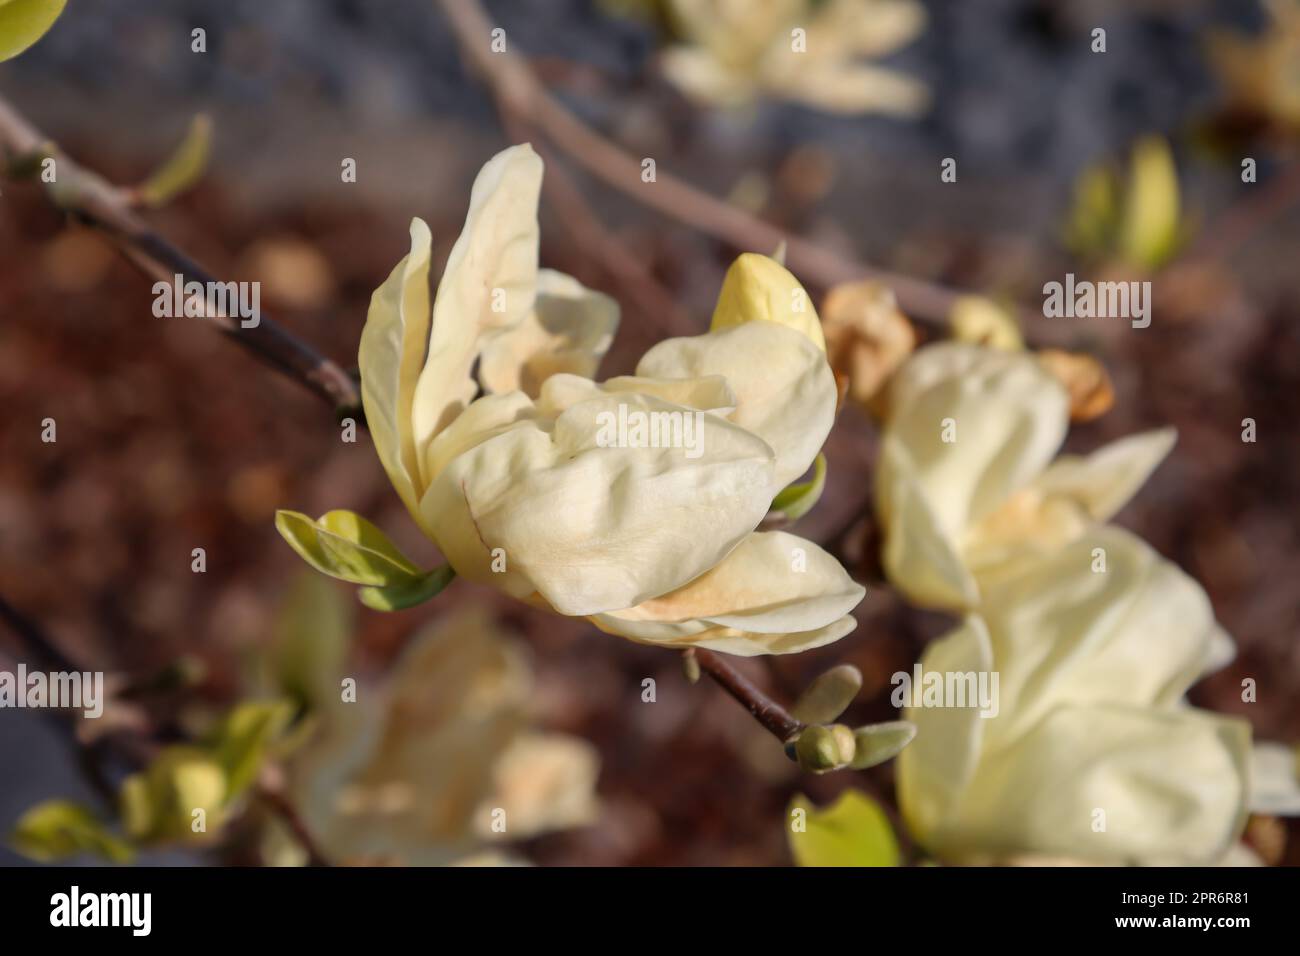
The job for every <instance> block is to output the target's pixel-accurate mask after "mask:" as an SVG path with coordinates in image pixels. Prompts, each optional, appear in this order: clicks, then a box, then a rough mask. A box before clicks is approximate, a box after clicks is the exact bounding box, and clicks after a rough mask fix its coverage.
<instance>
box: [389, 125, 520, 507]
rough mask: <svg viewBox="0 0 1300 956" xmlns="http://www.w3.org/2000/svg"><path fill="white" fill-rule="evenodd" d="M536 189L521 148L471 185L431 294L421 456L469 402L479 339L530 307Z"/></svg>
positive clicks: (417, 401)
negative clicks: (456, 234)
mask: <svg viewBox="0 0 1300 956" xmlns="http://www.w3.org/2000/svg"><path fill="white" fill-rule="evenodd" d="M541 185H542V160H541V158H540V157H538V155H537V154H536V153H534V152H533V150H532V147H531V146H529V145H527V144H524V145H522V146H512V147H510V148H509V149H506V150H503V151H502V152H500V153H498V154H497V155H496V156H494V157H492V159H491V160H489V161H488V163H487V164H486V165H485V166H484V167H483V169H482V170H480V171H479V174H478V177H477V178H476V179H475V180H474V187H473V190H472V191H471V193H470V201H469V212H468V214H467V215H466V217H465V226H464V228H463V229H462V230H461V234H460V236H459V238H457V240H456V243H455V245H453V246H452V248H451V254H450V255H449V256H448V257H447V266H446V268H445V269H444V270H443V274H442V280H441V281H440V282H439V283H438V293H437V295H436V296H435V297H434V302H433V328H432V331H431V332H430V336H429V352H428V356H427V358H426V359H425V363H424V368H423V370H422V371H421V372H420V377H419V380H418V382H417V383H416V388H415V398H414V404H413V410H412V425H413V429H414V436H415V445H416V451H417V454H418V455H419V456H421V458H422V457H423V451H424V447H425V446H426V445H427V444H428V442H430V441H431V440H432V439H433V437H434V436H435V435H437V433H438V432H439V431H441V430H442V429H443V428H446V427H447V425H448V424H449V423H450V422H451V420H452V419H453V418H455V417H456V415H458V414H460V412H461V411H462V410H463V408H464V407H465V405H467V404H468V403H469V400H470V399H471V398H472V397H473V395H474V392H475V391H476V385H475V383H474V380H473V378H471V377H470V370H471V368H472V367H473V364H474V360H475V359H476V358H477V357H478V354H479V351H480V349H481V348H482V346H483V345H484V344H486V340H487V339H490V338H491V336H492V335H493V334H496V333H500V332H502V331H505V330H508V329H512V328H514V327H515V326H516V325H518V324H519V323H520V322H521V321H523V318H524V316H526V315H527V314H528V313H529V312H530V311H531V310H532V308H533V301H534V296H535V293H536V287H537V247H538V231H537V200H538V196H539V194H540V192H541ZM425 480H426V482H427V481H428V476H425Z"/></svg>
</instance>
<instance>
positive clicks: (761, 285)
mask: <svg viewBox="0 0 1300 956" xmlns="http://www.w3.org/2000/svg"><path fill="white" fill-rule="evenodd" d="M746 322H775V323H777V324H778V325H784V326H786V327H787V328H791V329H794V330H795V331H796V332H802V333H803V334H804V335H806V336H808V338H809V339H810V340H812V342H813V343H814V344H815V345H816V346H817V347H818V348H820V349H821V350H822V351H823V352H825V351H826V339H825V338H824V337H823V335H822V326H821V321H820V320H819V319H818V318H817V310H816V309H814V308H813V304H812V299H811V298H810V297H809V295H808V292H807V290H806V289H804V287H803V286H802V285H800V284H799V280H798V279H796V278H795V277H794V275H793V274H792V273H791V272H790V270H789V269H787V268H786V267H785V266H783V265H781V263H779V262H777V261H776V260H775V259H773V258H770V257H769V256H762V255H759V254H758V253H756V252H746V253H744V254H743V255H741V256H740V257H739V258H737V259H736V261H735V262H733V263H732V264H731V267H730V268H729V269H727V274H726V276H724V277H723V280H722V289H721V291H719V293H718V302H717V305H715V306H714V307H713V321H712V322H710V324H709V331H711V332H719V331H722V330H723V329H730V328H735V327H736V326H738V325H744V324H745V323H746Z"/></svg>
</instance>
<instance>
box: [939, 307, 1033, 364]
mask: <svg viewBox="0 0 1300 956" xmlns="http://www.w3.org/2000/svg"><path fill="white" fill-rule="evenodd" d="M948 326H949V328H951V330H952V337H953V338H955V339H957V341H959V342H970V343H972V344H974V345H985V346H988V347H989V348H994V349H1002V350H1003V351H1005V352H1019V351H1020V350H1021V349H1023V348H1024V347H1025V342H1024V339H1022V338H1021V337H1020V329H1019V327H1018V326H1017V325H1016V320H1015V319H1013V318H1012V317H1011V316H1010V315H1009V314H1008V313H1007V311H1006V309H1004V308H1002V307H1001V306H1000V305H998V304H997V303H996V302H993V301H992V300H990V299H986V298H984V297H983V296H978V295H964V296H962V297H961V298H959V299H958V300H957V301H956V302H955V303H953V307H952V312H950V313H949V315H948Z"/></svg>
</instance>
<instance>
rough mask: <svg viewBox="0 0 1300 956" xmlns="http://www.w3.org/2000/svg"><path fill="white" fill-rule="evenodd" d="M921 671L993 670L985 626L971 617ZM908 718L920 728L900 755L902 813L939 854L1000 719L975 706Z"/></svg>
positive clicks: (910, 712) (918, 712) (926, 710)
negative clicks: (994, 724)
mask: <svg viewBox="0 0 1300 956" xmlns="http://www.w3.org/2000/svg"><path fill="white" fill-rule="evenodd" d="M921 667H922V668H923V669H924V671H927V672H932V673H945V674H946V673H962V672H971V673H976V674H978V673H981V672H989V671H991V670H992V669H993V650H992V645H991V643H990V641H989V634H988V629H987V628H986V627H985V625H984V622H983V621H982V620H981V619H980V618H979V617H977V616H975V615H970V616H968V617H967V618H966V619H965V621H964V622H963V623H962V625H961V627H959V628H958V629H957V630H955V631H952V632H951V633H949V634H948V635H947V636H945V637H943V638H941V639H940V640H937V641H934V642H933V643H931V644H930V646H929V647H927V648H926V650H925V653H924V654H923V655H922V656H921ZM909 677H910V675H909ZM917 690H918V689H917V688H913V691H914V693H915V692H917ZM902 717H903V719H904V720H909V721H911V722H912V723H913V724H915V725H916V738H915V739H914V740H913V741H912V742H911V743H910V744H908V745H907V747H905V748H904V749H903V752H902V753H901V754H899V755H898V761H897V764H896V766H897V773H898V803H899V808H900V809H901V810H902V813H903V817H904V819H905V820H906V821H907V826H908V829H909V830H911V831H912V833H913V834H914V835H915V836H916V838H917V839H918V840H919V841H920V842H921V843H922V844H924V845H925V846H927V847H929V848H930V849H932V850H937V849H939V848H941V847H946V846H948V845H949V843H950V841H951V840H952V839H953V836H952V834H951V831H952V830H953V828H954V827H955V826H957V818H958V813H959V809H960V807H961V804H962V803H963V801H964V800H965V799H966V798H967V791H968V789H969V787H970V785H971V781H972V779H973V777H974V775H975V772H976V769H977V767H978V766H979V760H980V749H981V746H982V744H983V738H984V731H985V729H986V727H987V725H988V724H989V723H990V722H991V721H994V720H998V719H999V718H998V717H994V718H983V717H980V716H979V710H978V709H977V708H974V707H945V708H935V707H908V708H906V709H905V710H904V711H903V714H902Z"/></svg>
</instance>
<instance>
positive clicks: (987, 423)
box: [876, 342, 1175, 610]
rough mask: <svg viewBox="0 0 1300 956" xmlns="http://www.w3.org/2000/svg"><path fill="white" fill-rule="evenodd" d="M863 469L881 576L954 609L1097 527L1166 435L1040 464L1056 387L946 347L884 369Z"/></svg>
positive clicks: (1065, 406)
mask: <svg viewBox="0 0 1300 956" xmlns="http://www.w3.org/2000/svg"><path fill="white" fill-rule="evenodd" d="M887 404H888V408H889V413H888V418H887V421H886V424H885V433H884V438H883V442H882V447H881V456H880V464H879V468H878V470H877V473H876V508H877V512H878V514H879V517H880V520H881V524H882V526H883V530H884V536H885V544H884V553H883V560H884V566H885V570H886V572H887V573H888V575H889V578H890V580H891V581H893V582H894V584H895V585H896V586H897V587H898V588H899V590H900V591H902V592H903V593H904V594H905V595H906V596H907V597H908V598H909V599H910V600H912V601H913V602H914V603H916V604H919V605H922V606H925V607H933V608H946V609H953V610H963V609H971V608H975V607H977V606H978V605H979V604H980V601H981V591H982V590H983V589H984V588H985V586H986V585H987V584H989V583H990V582H992V581H993V580H994V579H996V578H998V577H1002V576H1006V575H1008V574H1011V573H1014V572H1015V571H1016V570H1018V569H1020V568H1023V567H1026V566H1031V565H1033V564H1036V563H1038V562H1039V561H1041V560H1043V558H1044V557H1046V556H1048V555H1050V554H1051V553H1052V552H1053V551H1054V550H1056V549H1059V548H1060V547H1061V546H1063V545H1065V544H1067V543H1069V542H1071V541H1073V540H1075V539H1077V538H1078V537H1079V536H1080V535H1082V534H1084V533H1086V532H1087V531H1088V530H1089V529H1090V528H1092V527H1093V526H1094V525H1096V524H1097V523H1099V522H1104V521H1106V520H1108V519H1109V518H1110V517H1111V516H1112V515H1114V514H1115V513H1116V512H1117V511H1119V509H1120V508H1122V507H1123V506H1124V504H1125V503H1126V502H1127V501H1128V500H1129V498H1131V497H1132V496H1133V494H1134V493H1135V492H1136V491H1137V489H1138V488H1139V487H1140V486H1141V485H1142V483H1143V482H1144V481H1146V478H1147V476H1148V475H1150V473H1151V472H1152V471H1153V470H1154V469H1155V467H1156V465H1158V464H1159V463H1160V461H1161V460H1162V459H1163V458H1164V457H1165V455H1166V454H1168V452H1169V449H1170V448H1171V447H1172V446H1173V443H1174V438H1175V433H1174V430H1173V429H1171V428H1163V429H1158V430H1155V431H1149V432H1143V433H1140V434H1137V435H1132V436H1130V437H1127V438H1123V439H1120V440H1119V441H1116V442H1114V443H1112V444H1110V445H1107V446H1105V447H1104V448H1101V449H1099V450H1098V451H1095V452H1093V453H1092V454H1090V455H1086V456H1082V457H1079V456H1073V455H1064V456H1061V457H1059V458H1056V460H1055V461H1053V456H1054V455H1055V454H1056V452H1057V450H1058V449H1059V448H1060V445H1061V442H1062V441H1063V440H1064V438H1065V433H1066V430H1067V428H1068V425H1069V412H1070V403H1069V399H1068V397H1067V395H1066V392H1065V390H1064V389H1063V388H1062V387H1061V385H1060V384H1059V383H1058V381H1057V380H1056V379H1055V378H1054V377H1053V376H1052V375H1051V374H1050V373H1049V372H1047V371H1046V370H1045V369H1044V368H1042V366H1041V365H1040V364H1039V363H1038V362H1037V361H1035V359H1034V358H1033V356H1031V355H1029V354H1027V353H1023V352H1007V351H1000V350H996V349H989V348H981V347H978V346H974V345H968V344H964V343H956V342H945V343H941V344H938V345H932V346H928V347H926V348H924V349H921V350H920V351H918V352H917V353H916V354H915V355H914V356H913V358H912V359H911V360H909V361H908V362H907V363H906V364H905V365H904V366H903V367H902V368H901V369H900V370H899V372H898V374H897V375H895V377H894V379H893V381H892V382H891V384H890V389H889V395H888V402H887Z"/></svg>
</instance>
